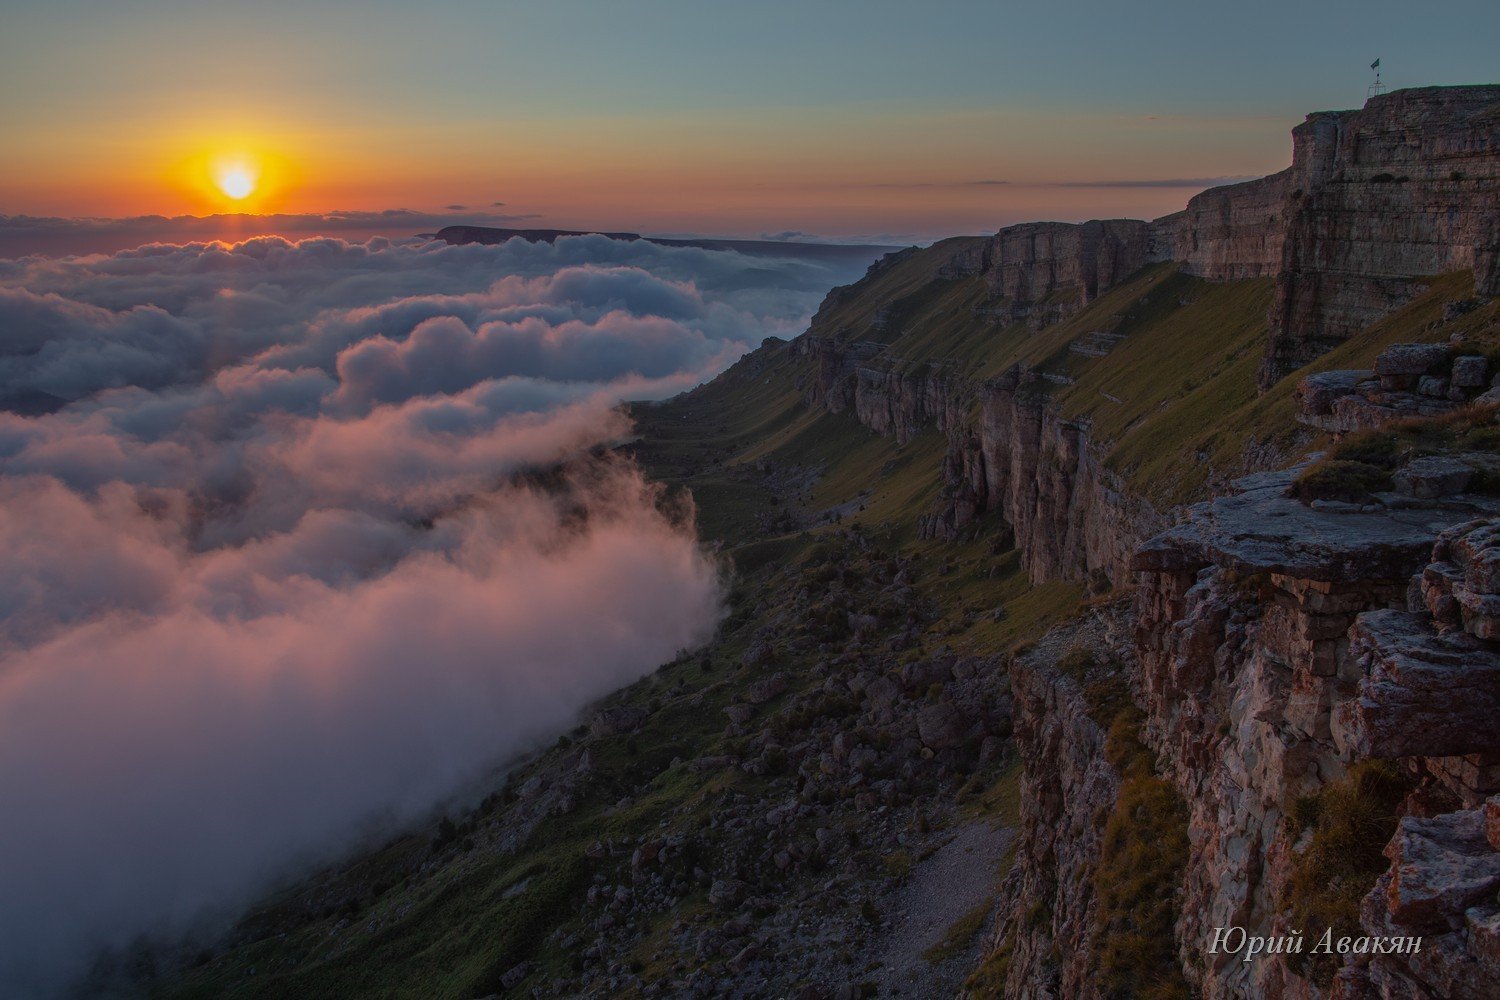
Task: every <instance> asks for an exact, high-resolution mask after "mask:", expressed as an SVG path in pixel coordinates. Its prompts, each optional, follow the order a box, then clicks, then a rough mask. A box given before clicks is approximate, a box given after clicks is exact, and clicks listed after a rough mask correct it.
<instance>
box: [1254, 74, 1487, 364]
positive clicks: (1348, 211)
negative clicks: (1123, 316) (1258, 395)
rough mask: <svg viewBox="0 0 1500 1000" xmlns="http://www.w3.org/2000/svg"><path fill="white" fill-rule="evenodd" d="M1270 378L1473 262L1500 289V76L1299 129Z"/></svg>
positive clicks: (1406, 95)
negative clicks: (1498, 82)
mask: <svg viewBox="0 0 1500 1000" xmlns="http://www.w3.org/2000/svg"><path fill="white" fill-rule="evenodd" d="M1293 142H1294V151H1295V159H1294V162H1293V165H1292V170H1291V172H1292V175H1293V178H1292V180H1291V181H1290V182H1289V183H1288V187H1290V190H1289V191H1288V192H1287V197H1286V201H1285V203H1284V206H1285V207H1284V210H1283V214H1284V217H1285V223H1284V229H1285V231H1284V235H1283V238H1282V239H1283V246H1282V252H1281V261H1280V268H1279V270H1278V272H1277V296H1276V305H1275V307H1274V309H1273V312H1272V317H1271V323H1272V331H1273V336H1272V339H1271V342H1270V344H1269V345H1268V346H1267V350H1266V358H1265V362H1264V365H1263V367H1262V370H1261V382H1262V384H1263V385H1264V384H1269V383H1270V382H1272V381H1274V380H1276V379H1277V378H1279V377H1281V376H1282V375H1285V374H1286V373H1287V372H1289V371H1291V370H1292V369H1294V368H1297V367H1299V366H1300V365H1302V364H1304V363H1305V362H1307V361H1309V360H1311V359H1312V358H1315V357H1318V356H1319V355H1320V354H1322V353H1324V352H1325V351H1326V350H1328V349H1329V347H1331V346H1333V345H1336V344H1338V343H1340V342H1341V341H1343V340H1345V339H1347V338H1348V337H1350V336H1352V335H1353V334H1355V333H1357V332H1358V331H1359V330H1361V329H1363V328H1364V327H1366V326H1368V325H1369V324H1370V323H1372V322H1374V321H1375V320H1376V319H1378V318H1379V317H1380V316H1382V315H1384V314H1385V313H1386V312H1389V311H1390V310H1391V309H1392V308H1393V307H1394V306H1396V305H1399V304H1400V303H1402V302H1404V301H1407V300H1408V299H1410V298H1411V297H1412V296H1413V295H1414V294H1415V293H1416V291H1417V290H1418V289H1419V288H1420V287H1421V286H1422V283H1423V279H1424V278H1427V277H1429V276H1431V275H1435V274H1440V273H1443V272H1446V271H1452V270H1456V269H1459V268H1463V269H1466V270H1470V271H1472V272H1473V275H1474V287H1475V291H1476V294H1479V295H1484V296H1488V295H1495V294H1497V293H1500V271H1497V256H1496V255H1497V252H1500V228H1497V227H1500V87H1493V86H1489V87H1429V88H1424V89H1420V90H1402V91H1396V92H1394V93H1391V94H1385V95H1382V96H1379V97H1375V98H1372V99H1371V100H1370V101H1369V103H1368V104H1366V105H1365V107H1364V108H1363V109H1362V110H1359V111H1350V112H1336V113H1324V114H1317V115H1311V116H1309V117H1308V120H1307V121H1306V122H1304V123H1303V124H1301V125H1299V126H1297V128H1296V129H1295V130H1294V132H1293Z"/></svg>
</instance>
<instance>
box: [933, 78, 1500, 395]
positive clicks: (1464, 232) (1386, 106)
mask: <svg viewBox="0 0 1500 1000" xmlns="http://www.w3.org/2000/svg"><path fill="white" fill-rule="evenodd" d="M1162 260H1172V261H1175V262H1176V264H1177V266H1178V267H1179V268H1181V269H1182V270H1183V271H1184V272H1186V273H1188V274H1192V275H1197V276H1199V277H1202V278H1207V279H1209V280H1211V281H1235V280H1239V279H1242V278H1258V277H1272V276H1274V277H1275V278H1276V287H1277V292H1276V301H1275V304H1274V306H1273V307H1272V309H1271V313H1270V317H1269V319H1270V326H1271V336H1270V340H1269V342H1268V343H1267V345H1266V351H1265V356H1264V360H1263V362H1262V365H1261V369H1260V375H1259V380H1260V384H1261V386H1262V388H1265V387H1267V386H1269V385H1271V384H1272V383H1273V382H1275V381H1277V380H1278V379H1280V378H1281V377H1282V376H1283V375H1285V374H1287V373H1288V372H1290V371H1292V370H1294V369H1296V368H1298V367H1300V366H1302V365H1303V364H1306V363H1307V362H1308V361H1311V360H1312V359H1314V358H1316V357H1318V356H1319V355H1321V354H1323V353H1324V352H1326V351H1327V350H1329V349H1330V348H1332V347H1334V346H1337V345H1338V344H1339V343H1342V342H1343V341H1344V340H1346V339H1348V338H1349V337H1350V336H1353V335H1354V334H1355V333H1357V332H1358V331H1360V330H1362V329H1364V328H1365V327H1366V326H1368V325H1370V324H1371V323H1373V322H1374V321H1375V320H1377V319H1379V318H1380V317H1381V316H1383V315H1385V314H1386V313H1388V312H1390V311H1391V310H1393V309H1395V308H1397V307H1398V306H1400V305H1401V304H1403V303H1405V302H1407V301H1408V300H1410V299H1411V298H1413V297H1414V296H1415V295H1417V294H1418V293H1419V292H1421V291H1422V290H1423V288H1424V287H1425V286H1424V284H1423V281H1424V279H1426V278H1428V277H1430V276H1432V275H1436V274H1442V273H1445V272H1449V271H1455V270H1470V271H1472V272H1473V275H1474V287H1475V291H1476V293H1477V294H1478V295H1481V296H1493V295H1496V294H1500V86H1482V87H1425V88H1420V89H1412V90H1401V91H1396V92H1394V93H1391V94H1385V95H1381V96H1378V97H1375V98H1372V99H1371V100H1370V101H1369V102H1368V103H1367V104H1366V105H1365V107H1364V108H1362V109H1360V110H1358V111H1325V112H1318V113H1315V114H1311V115H1309V116H1308V117H1307V120H1306V121H1304V122H1303V123H1302V124H1300V125H1298V126H1297V127H1296V128H1295V129H1293V130H1292V165H1291V166H1290V167H1288V168H1287V169H1286V170H1283V171H1280V172H1278V173H1275V174H1271V175H1270V176H1267V177H1262V178H1260V179H1258V180H1253V181H1247V182H1244V183H1240V184H1230V185H1224V186H1221V187H1215V188H1210V189H1209V190H1207V191H1204V192H1203V193H1201V194H1199V195H1197V196H1196V197H1194V198H1193V199H1191V200H1190V201H1189V202H1188V205H1187V208H1186V209H1185V210H1184V211H1182V212H1178V213H1175V214H1173V215H1170V216H1165V217H1163V218H1160V219H1157V220H1155V221H1153V222H1145V221H1142V220H1137V219H1110V220H1103V221H1101V220H1094V221H1090V222H1084V223H1078V224H1070V223H1061V222H1037V223H1026V224H1023V225H1017V226H1009V227H1007V228H1005V229H1002V230H1000V232H999V233H997V234H996V235H995V237H994V239H993V240H992V241H991V242H990V244H989V245H988V247H986V248H985V249H983V250H981V249H977V248H973V247H970V248H966V249H965V250H964V251H963V253H962V254H960V255H956V256H955V259H954V262H953V264H951V265H950V266H949V267H948V268H947V269H946V271H945V273H948V274H951V275H952V276H958V275H964V274H973V273H983V274H984V276H985V281H986V282H987V284H988V285H989V288H990V291H991V292H992V293H993V294H994V295H995V296H997V297H998V298H1000V299H1002V300H1003V305H1002V306H1001V307H999V314H1000V316H1001V317H1002V319H1004V320H1005V321H1007V322H1021V321H1024V322H1026V323H1028V324H1030V325H1032V326H1033V327H1040V326H1043V325H1046V324H1048V323H1054V322H1057V321H1058V320H1060V319H1062V318H1064V317H1066V316H1068V315H1071V314H1072V313H1075V312H1077V311H1078V310H1079V309H1081V308H1083V307H1084V306H1085V305H1087V304H1088V303H1089V302H1091V301H1093V299H1094V298H1096V297H1097V296H1098V295H1099V294H1100V293H1102V292H1103V291H1104V290H1106V289H1108V288H1109V287H1110V286H1112V285H1115V284H1118V283H1119V282H1120V281H1122V280H1123V279H1124V278H1126V277H1128V276H1129V275H1130V274H1131V273H1133V272H1134V271H1136V270H1137V269H1139V268H1140V267H1142V266H1144V265H1146V264H1148V263H1152V262H1155V261H1162Z"/></svg>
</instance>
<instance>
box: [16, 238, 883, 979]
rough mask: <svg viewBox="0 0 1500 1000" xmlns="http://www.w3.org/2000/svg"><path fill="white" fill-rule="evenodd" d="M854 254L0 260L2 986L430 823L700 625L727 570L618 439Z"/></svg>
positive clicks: (160, 252)
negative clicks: (554, 469)
mask: <svg viewBox="0 0 1500 1000" xmlns="http://www.w3.org/2000/svg"><path fill="white" fill-rule="evenodd" d="M851 266H855V265H830V264H828V263H827V262H815V261H808V260H800V259H797V258H795V257H788V258H786V259H778V258H770V259H768V258H748V257H743V256H741V255H739V254H737V253H731V252H716V251H706V250H699V249H690V248H669V247H662V246H658V245H655V244H651V243H647V242H631V243H626V242H617V241H611V240H608V239H605V238H603V237H576V238H564V239H560V240H558V241H557V243H556V244H555V245H550V244H531V243H526V242H524V241H521V240H512V241H511V242H510V243H507V244H505V245H503V246H446V245H442V244H395V243H391V242H389V241H387V240H384V239H375V240H371V241H370V242H368V243H350V242H346V241H344V240H340V239H326V238H325V239H309V240H304V241H301V242H289V241H287V240H284V239H281V238H276V237H270V238H260V239H254V240H250V241H247V242H244V243H241V244H237V245H225V244H191V245H186V246H176V245H148V246H142V247H139V248H137V249H133V250H127V251H123V252H119V253H114V254H112V255H107V256H105V255H99V256H88V257H67V258H41V257H33V258H21V259H12V260H0V401H4V402H5V403H6V405H7V407H8V408H7V409H6V410H5V411H0V565H3V566H4V570H5V571H4V573H3V574H0V995H5V996H21V997H24V996H32V995H46V994H48V993H49V992H52V991H54V990H55V989H56V988H58V986H59V984H60V983H62V982H64V981H65V980H66V979H67V978H68V977H70V976H73V975H75V974H77V973H78V972H80V971H81V970H82V969H83V968H84V966H85V965H86V964H87V962H88V961H89V960H90V956H92V955H94V954H95V953H97V951H98V950H99V949H100V948H105V947H112V946H123V945H126V944H128V943H129V942H130V941H132V940H133V939H135V938H137V937H138V936H139V935H143V934H144V935H163V936H170V935H173V934H177V933H181V932H182V931H183V930H184V929H185V928H187V927H189V926H192V925H193V924H194V923H196V922H198V921H201V920H202V919H204V918H205V916H209V917H215V918H218V919H222V918H223V917H225V916H226V915H229V914H232V913H233V911H234V908H235V907H236V906H237V905H243V904H244V903H245V902H247V901H248V900H249V899H251V898H253V896H254V894H255V893H256V892H258V891H261V890H263V889H264V887H265V886H266V885H267V884H269V883H270V882H271V881H272V880H274V879H277V878H283V877H287V876H289V875H292V874H295V873H296V872H297V871H299V870H305V869H306V866H307V865H309V864H312V863H316V862H318V861H326V860H328V859H330V858H333V857H336V856H337V854H338V852H339V851H340V850H341V849H347V847H348V845H349V844H351V843H352V842H353V840H354V838H355V837H356V836H358V835H362V834H363V835H368V834H369V832H370V831H371V830H372V829H373V830H376V831H379V830H390V829H393V828H395V827H397V826H399V825H400V824H402V823H411V822H414V821H418V820H420V819H422V818H423V817H424V816H426V815H428V812H429V810H431V809H432V808H433V807H434V805H435V804H437V803H439V802H441V801H442V800H443V799H444V798H445V797H446V796H450V795H452V794H454V793H455V791H457V790H460V789H462V788H464V787H465V786H466V785H467V784H468V783H470V782H472V781H474V780H475V779H476V778H477V777H479V776H480V775H482V774H484V773H486V771H487V770H489V769H492V768H494V767H495V766H497V765H498V764H501V763H503V762H504V761H505V760H506V759H507V758H509V757H512V756H514V755H515V754H516V753H519V752H522V751H524V750H526V749H528V748H530V747H533V746H536V745H538V744H539V743H541V742H542V741H544V740H546V739H549V738H551V737H552V736H555V735H556V734H557V733H558V732H559V731H561V730H563V729H564V728H566V727H567V726H569V725H571V724H572V722H573V720H574V719H575V718H576V717H577V714H578V712H579V711H580V709H582V708H583V707H584V706H585V705H586V704H587V703H588V702H589V701H590V700H592V699H594V698H597V697H599V696H601V695H603V694H605V693H607V692H608V691H610V690H613V689H615V688H617V687H619V686H620V685H622V684H625V683H628V682H630V681H631V680H633V679H635V678H637V677H640V676H642V675H644V674H645V673H647V672H649V671H650V670H651V669H653V668H654V667H655V666H656V665H658V664H660V663H661V662H664V661H665V660H668V659H670V658H671V657H672V656H673V655H674V654H675V653H676V652H677V651H678V650H680V649H683V648H687V647H691V646H693V645H694V644H696V643H699V642H701V641H703V640H704V639H706V638H707V637H708V636H709V635H710V634H711V631H712V629H713V627H714V625H715V623H716V620H717V616H718V614H719V604H720V596H721V593H720V588H721V580H720V576H719V571H718V567H717V566H716V565H715V564H714V562H713V560H712V559H711V558H710V557H709V556H708V555H706V554H705V553H704V551H703V550H702V549H701V547H700V546H699V544H698V543H697V541H696V538H695V536H694V533H693V528H692V525H691V524H690V523H683V522H682V520H681V519H680V518H671V517H668V516H667V515H666V514H664V513H663V512H662V505H661V504H659V503H658V500H659V491H658V489H657V488H656V487H654V486H653V485H651V484H649V483H647V482H646V481H645V480H644V479H643V478H642V476H641V475H640V473H639V471H638V470H637V469H635V468H634V467H633V466H631V465H630V464H629V463H628V462H625V461H623V460H620V459H614V458H609V457H602V456H601V455H600V454H599V453H598V446H600V445H608V444H610V443H613V442H617V441H619V440H621V439H623V438H625V437H627V436H628V435H629V433H630V428H629V426H628V422H627V420H626V418H625V417H623V416H622V415H621V414H620V412H619V411H618V409H617V407H616V404H617V403H618V402H619V401H620V400H622V399H634V398H647V397H661V396H665V395H670V394H672V393H675V392H678V391H681V390H683V389H687V388H690V387H692V386H693V385H695V384H697V383H698V382H700V381H702V380H704V379H706V378H708V377H710V376H712V375H713V374H714V373H716V372H717V371H719V370H721V369H723V368H724V367H725V366H727V365H728V364H730V363H732V362H733V361H734V359H735V358H737V357H738V356H739V355H740V354H742V353H743V352H744V351H746V350H747V349H750V348H752V347H754V346H755V345H757V344H759V342H760V341H761V339H762V338H764V337H766V336H771V335H781V336H786V335H792V334H795V333H797V332H800V330H801V329H802V327H803V326H804V325H805V322H806V319H807V317H808V315H809V314H810V313H811V312H812V311H813V309H815V308H816V305H817V303H818V301H819V299H820V298H821V296H822V294H823V293H824V292H825V291H826V290H827V289H828V288H829V287H830V286H832V285H834V284H838V283H841V282H843V281H847V280H850V279H851V278H852V277H853V275H852V274H851V273H849V268H850V267H851ZM839 267H843V269H844V270H843V271H842V272H841V271H840V270H839ZM559 462H564V463H567V464H566V468H568V469H569V470H571V471H569V472H568V473H567V475H566V477H565V484H564V486H563V487H562V488H561V489H559V488H558V487H557V486H556V485H555V484H553V485H552V486H550V487H549V488H548V489H545V490H544V489H541V488H539V487H535V486H528V485H526V483H527V482H528V480H527V478H526V477H517V476H516V475H515V473H517V472H521V471H524V470H526V469H529V468H533V467H537V466H547V465H552V464H554V463H559ZM580 511H582V512H583V513H584V515H585V516H582V517H580V516H579V513H580Z"/></svg>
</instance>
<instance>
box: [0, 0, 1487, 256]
mask: <svg viewBox="0 0 1500 1000" xmlns="http://www.w3.org/2000/svg"><path fill="white" fill-rule="evenodd" d="M0 23H3V24H4V26H5V30H4V32H3V33H0V93H3V94H4V95H5V97H4V99H3V103H0V134H3V135H4V136H5V140H4V155H3V157H0V215H10V216H16V215H27V216H44V217H64V218H66V217H80V216H88V217H129V216H138V215H147V214H163V215H169V216H175V215H181V214H192V215H209V214H213V213H218V212H233V211H247V212H254V213H271V212H280V213H310V214H326V213H331V212H379V211H386V210H392V209H406V210H409V211H413V212H419V213H425V214H432V215H436V216H438V217H440V218H441V217H445V216H447V215H452V216H454V217H495V218H500V219H505V220H508V221H509V222H510V224H520V222H521V221H522V220H524V221H525V223H526V224H528V225H539V226H540V225H548V226H563V227H570V228H605V229H626V230H631V231H639V232H646V233H654V234H672V233H694V234H722V235H737V236H751V235H760V234H765V233H777V232H782V231H787V230H798V231H803V232H810V233H817V234H821V235H825V236H840V237H860V238H872V237H873V238H879V239H882V240H888V239H890V238H892V237H902V238H933V237H937V236H941V235H946V234H951V233H960V232H986V231H993V230H994V229H996V228H998V227H999V226H1000V225H1004V224H1007V223H1010V222H1015V221H1023V220H1029V219H1043V218H1051V219H1064V220H1078V219H1085V218H1090V217H1110V216H1121V215H1131V216H1155V215H1160V214H1165V213H1167V212H1170V211H1174V210H1176V209H1178V208H1180V207H1182V205H1183V203H1184V202H1185V201H1186V199H1187V198H1188V197H1189V196H1191V195H1192V194H1193V193H1195V192H1196V191H1197V190H1201V189H1202V188H1203V187H1207V186H1211V185H1212V184H1214V183H1221V182H1223V181H1225V180H1230V179H1237V178H1242V177H1249V176H1258V175H1261V174H1264V173H1268V172H1271V171H1274V170H1277V169H1280V168H1281V167H1283V166H1285V165H1286V164H1287V163H1288V162H1289V159H1290V143H1289V136H1288V132H1289V130H1290V128H1291V127H1292V126H1293V125H1295V124H1296V123H1297V122H1298V121H1300V120H1301V118H1302V116H1303V115H1304V114H1305V113H1307V112H1309V111H1314V110H1322V109H1329V108H1343V107H1353V106H1358V105H1359V104H1360V103H1361V102H1362V101H1363V99H1364V96H1365V88H1366V86H1367V85H1368V83H1369V80H1370V76H1371V74H1370V72H1369V70H1368V65H1369V63H1370V62H1371V61H1372V60H1373V59H1374V58H1376V57H1377V56H1378V57H1380V58H1381V59H1382V66H1383V68H1384V71H1385V77H1384V79H1385V82H1386V83H1387V84H1388V85H1389V86H1391V87H1393V88H1396V87H1403V86H1419V85H1428V84H1458V83H1482V82H1493V81H1494V80H1495V79H1496V59H1495V55H1494V52H1495V42H1496V41H1497V40H1500V5H1496V4H1494V3H1484V2H1473V3H1469V2H1460V3H1439V4H1421V5H1419V4H1411V3H1409V2H1406V3H1387V2H1381V0H1372V2H1368V3H1358V4H1356V3H1346V2H1333V3H1317V4H1307V3H1303V2H1297V3H1284V2H1271V3H1257V4H1246V3H1220V2H1196V3H1183V2H1158V3H1152V4H1149V5H1142V4H1130V5H1127V4H1119V3H1112V2H1104V0H1090V2H1059V3H1045V4H1041V3H1029V4H1016V3H1009V2H997V0H991V2H984V3H978V2H953V0H938V2H928V3H922V4H915V3H911V2H909V0H903V2H885V0H860V2H852V0H850V2H818V3H808V2H806V0H794V2H780V0H764V2H760V3H755V4H746V3H724V2H705V0H654V2H607V3H605V2H595V3H585V2H580V0H550V2H547V3H513V2H495V0H486V2H478V0H473V2H470V0H427V2H424V3H420V4H413V3H409V2H386V0H369V2H362V3H352V2H326V0H324V2H320V0H301V2H296V3H290V2H280V0H267V2H257V3H254V4H251V3H243V2H241V3H224V2H212V0H210V2H204V0H193V2H185V0H143V2H121V0H108V2H105V0H55V2H51V3H47V4H38V3H19V2H16V0H0ZM1458 26H1462V30H1456V28H1457V27H1458ZM226 165H227V166H226ZM241 167H242V168H243V169H245V170H248V171H249V172H250V173H251V174H252V175H253V178H254V188H255V189H254V192H253V193H252V194H251V195H250V196H249V197H247V198H245V199H243V200H235V199H232V198H229V197H228V196H227V195H225V194H224V193H223V191H222V190H220V187H219V185H217V184H216V183H215V174H216V172H217V173H220V174H222V172H223V171H224V170H226V169H238V168H241Z"/></svg>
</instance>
